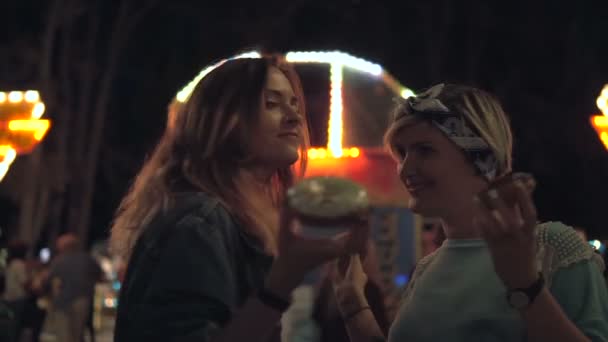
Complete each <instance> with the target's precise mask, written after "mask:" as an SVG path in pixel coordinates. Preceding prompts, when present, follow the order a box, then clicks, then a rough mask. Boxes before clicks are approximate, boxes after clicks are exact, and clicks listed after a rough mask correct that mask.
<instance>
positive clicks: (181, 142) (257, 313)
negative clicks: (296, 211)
mask: <svg viewBox="0 0 608 342" xmlns="http://www.w3.org/2000/svg"><path fill="white" fill-rule="evenodd" d="M307 146H308V130H307V122H306V116H305V111H304V99H303V95H302V89H301V86H300V83H299V80H298V77H297V75H296V74H295V72H294V71H293V69H291V68H290V67H289V65H288V64H286V63H285V62H283V60H282V59H281V58H278V57H264V58H255V59H236V60H229V61H227V62H225V63H223V64H221V65H220V66H218V67H217V68H216V69H214V70H213V71H211V72H210V73H209V74H208V75H206V76H205V77H204V78H203V79H202V80H201V81H200V83H199V84H198V85H197V86H196V88H195V89H194V92H193V93H192V95H191V97H190V98H189V99H188V101H187V102H186V103H185V105H184V106H182V107H181V108H179V109H178V110H177V111H176V112H175V113H173V114H172V115H171V118H170V124H168V125H167V128H166V130H165V132H164V135H163V137H162V138H161V140H160V142H159V143H158V146H157V147H156V150H155V151H154V153H153V154H152V155H151V157H150V158H149V160H148V161H147V162H146V163H145V165H144V166H143V168H142V169H141V171H140V172H139V174H138V176H137V178H136V180H135V183H134V185H133V187H132V189H131V190H130V192H129V193H128V194H127V196H126V197H125V198H124V200H123V202H122V204H121V206H120V208H119V209H118V212H117V214H116V219H115V223H114V226H113V227H112V237H111V240H112V241H111V242H112V247H113V249H114V251H115V252H116V253H119V254H120V255H121V256H122V257H123V259H124V260H125V261H126V262H127V263H128V266H127V270H126V275H125V279H124V282H123V287H122V289H121V294H120V299H119V305H118V315H117V321H116V329H115V341H117V342H122V341H125V342H127V341H128V342H132V341H214V342H218V341H266V340H276V339H277V338H278V336H279V332H278V331H277V323H278V322H279V318H280V316H281V314H282V313H283V312H284V311H285V310H286V309H287V307H288V306H289V294H290V292H291V290H292V289H294V288H295V287H296V286H297V285H298V284H299V283H300V281H301V280H302V279H303V277H304V275H305V274H306V273H307V272H308V271H310V270H311V269H312V268H314V267H316V266H318V265H320V264H322V263H324V262H326V261H327V260H331V259H332V258H335V257H338V256H341V255H345V254H346V253H351V252H353V251H355V250H357V248H356V247H357V246H359V245H363V243H360V244H356V243H355V242H356V241H358V240H356V238H357V237H358V235H357V234H353V235H347V236H342V237H340V238H336V239H332V240H305V239H302V238H300V237H298V236H296V235H295V234H294V233H293V231H292V226H291V217H290V215H289V213H283V214H282V215H280V214H279V212H280V211H281V203H282V202H283V194H284V192H285V190H286V188H288V187H289V186H290V185H291V184H292V183H293V181H294V179H295V176H296V171H300V173H301V172H303V168H304V167H305V165H306V159H305V158H306V153H304V152H306V148H307ZM300 156H301V157H300ZM298 160H300V163H299V165H300V167H301V169H300V170H294V169H293V168H294V163H296V162H297V161H298ZM361 232H365V230H364V229H362V230H361ZM359 239H360V240H362V241H364V240H363V239H362V238H360V237H359Z"/></svg>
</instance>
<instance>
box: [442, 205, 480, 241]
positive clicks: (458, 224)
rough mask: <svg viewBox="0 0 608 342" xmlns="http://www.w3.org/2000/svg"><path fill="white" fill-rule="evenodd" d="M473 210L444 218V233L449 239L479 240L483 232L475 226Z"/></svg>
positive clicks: (462, 211) (460, 211)
mask: <svg viewBox="0 0 608 342" xmlns="http://www.w3.org/2000/svg"><path fill="white" fill-rule="evenodd" d="M473 215H474V212H473V209H472V208H470V209H468V210H462V209H461V210H459V212H458V213H453V214H452V215H446V216H445V217H442V219H441V222H442V225H443V231H444V232H445V236H446V238H448V239H479V238H481V232H480V231H479V230H478V229H477V228H476V227H475V226H474V225H473Z"/></svg>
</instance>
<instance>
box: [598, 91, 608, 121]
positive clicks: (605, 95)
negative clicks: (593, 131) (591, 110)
mask: <svg viewBox="0 0 608 342" xmlns="http://www.w3.org/2000/svg"><path fill="white" fill-rule="evenodd" d="M595 103H596V104H597V108H599V109H600V110H601V111H602V113H603V114H604V115H605V116H607V117H608V84H606V85H605V86H604V89H602V92H601V93H600V96H598V98H597V100H596V101H595Z"/></svg>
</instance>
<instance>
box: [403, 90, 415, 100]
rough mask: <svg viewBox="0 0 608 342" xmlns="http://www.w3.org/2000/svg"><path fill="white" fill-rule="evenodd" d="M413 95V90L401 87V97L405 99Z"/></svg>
mask: <svg viewBox="0 0 608 342" xmlns="http://www.w3.org/2000/svg"><path fill="white" fill-rule="evenodd" d="M415 95H416V94H414V92H413V91H412V90H411V89H408V88H403V89H401V97H403V98H404V99H407V98H408V97H412V96H415Z"/></svg>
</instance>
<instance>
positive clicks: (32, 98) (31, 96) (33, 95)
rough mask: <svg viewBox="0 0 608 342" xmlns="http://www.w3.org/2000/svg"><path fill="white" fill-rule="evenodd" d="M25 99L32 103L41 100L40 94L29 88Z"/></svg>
mask: <svg viewBox="0 0 608 342" xmlns="http://www.w3.org/2000/svg"><path fill="white" fill-rule="evenodd" d="M25 101H26V102H30V103H33V102H38V101H40V94H38V92H37V91H35V90H28V91H26V92H25Z"/></svg>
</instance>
